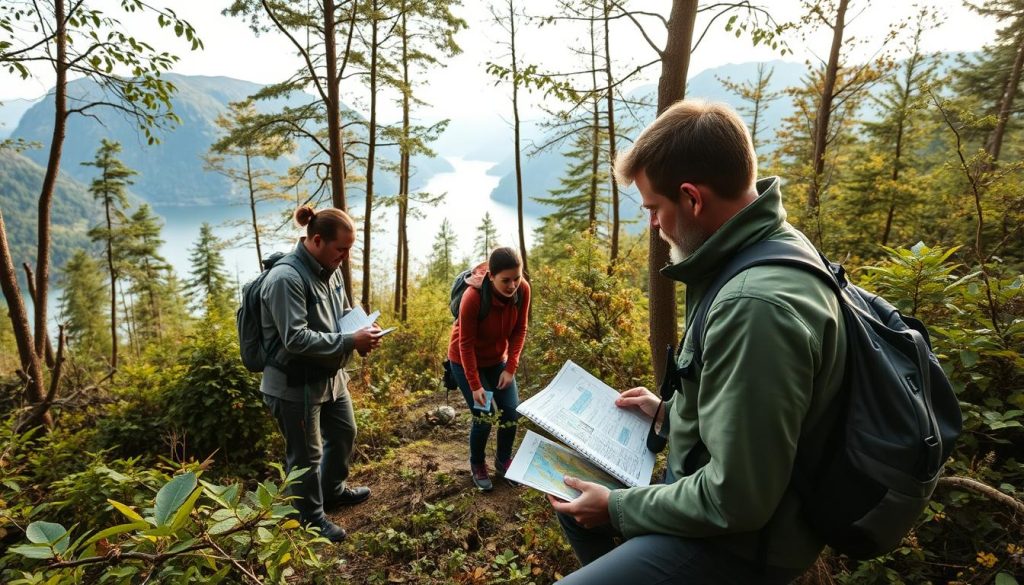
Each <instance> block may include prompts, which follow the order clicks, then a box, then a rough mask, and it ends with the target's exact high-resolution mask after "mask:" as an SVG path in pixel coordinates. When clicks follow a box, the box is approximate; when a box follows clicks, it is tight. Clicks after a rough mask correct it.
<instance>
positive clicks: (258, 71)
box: [0, 0, 996, 119]
mask: <svg viewBox="0 0 1024 585" xmlns="http://www.w3.org/2000/svg"><path fill="white" fill-rule="evenodd" d="M155 3H157V4H159V2H155ZM118 4H119V2H118V1H117V0H96V1H95V2H92V3H91V5H94V6H97V7H100V8H102V9H104V10H106V11H107V13H108V14H115V13H120V10H119V8H118ZM226 4H227V2H226V1H225V0H201V1H200V0H178V1H175V2H170V3H168V5H169V6H171V7H172V8H173V9H174V10H175V11H176V12H177V13H178V14H179V15H180V16H182V17H184V18H185V19H187V20H188V21H190V22H191V23H192V24H193V25H194V26H195V28H196V29H197V31H198V32H199V35H200V37H201V38H202V39H203V42H204V43H205V46H206V47H205V50H204V51H201V52H188V51H185V50H184V49H185V46H184V45H183V44H181V43H177V42H173V40H172V39H173V37H170V36H169V35H168V34H167V33H166V32H160V31H155V29H156V25H155V23H154V22H153V19H152V18H151V17H146V18H138V17H136V16H134V15H131V16H119V18H121V20H122V21H123V22H124V23H125V25H126V26H128V27H129V29H130V30H131V31H132V32H133V33H135V34H136V35H137V36H139V37H140V38H143V39H146V40H148V41H150V42H152V43H153V44H155V45H157V46H158V47H161V48H165V49H167V50H170V51H172V52H175V53H177V54H178V55H180V56H181V61H180V62H179V63H178V65H177V67H176V68H175V71H176V72H178V73H183V74H190V75H211V76H217V75H224V76H229V77H234V78H239V79H245V80H248V81H254V82H258V83H270V82H274V81H279V80H282V79H284V78H286V77H287V76H288V75H289V74H290V73H291V72H292V71H294V70H295V69H296V67H298V66H299V61H298V60H297V57H296V56H295V55H294V51H293V50H292V48H291V46H290V45H289V44H288V43H287V42H286V41H285V40H284V39H283V38H282V37H280V36H279V35H275V34H268V35H263V36H260V37H256V36H255V35H254V34H253V33H252V32H251V31H250V30H249V28H248V27H247V26H246V25H245V23H244V22H243V21H241V20H239V19H234V18H230V17H226V16H222V15H221V14H220V12H221V10H223V8H224V6H225V5H226ZM465 4H466V5H465V6H463V7H461V8H459V9H458V13H459V14H460V15H461V16H462V17H463V18H464V19H465V20H466V21H467V22H468V23H469V28H468V29H467V30H464V31H462V32H461V33H460V34H459V36H458V42H459V44H460V45H461V46H462V48H463V53H462V54H461V55H459V56H457V57H455V58H453V59H450V60H448V61H447V63H448V65H447V67H445V68H440V67H439V68H436V69H434V70H432V71H430V72H429V73H428V74H420V75H421V77H420V81H423V82H425V86H424V87H423V88H422V89H421V90H420V96H421V98H422V99H424V100H425V101H426V102H428V103H429V104H431V105H432V110H428V111H423V112H422V113H421V114H420V117H423V118H442V117H461V118H464V119H465V118H478V117H479V118H485V117H493V116H494V115H496V113H497V114H498V115H503V113H504V112H506V111H507V110H508V107H509V106H508V97H507V91H506V88H504V87H495V84H494V80H493V79H492V78H490V77H488V75H487V73H486V71H485V68H486V63H487V62H488V61H492V60H500V59H502V58H503V57H504V53H505V52H506V51H505V49H504V47H503V46H501V45H500V41H501V40H502V38H503V37H502V32H501V30H500V29H499V28H497V27H496V26H495V25H494V24H493V23H492V22H491V17H490V10H489V8H488V6H489V4H490V2H487V1H476V0H466V2H465ZM522 4H523V5H524V6H525V8H526V10H527V11H528V12H530V13H532V14H540V13H542V11H544V10H549V11H550V10H551V8H550V7H551V6H552V5H553V4H554V3H553V2H551V1H550V0H543V1H537V0H530V1H526V2H522ZM633 4H634V5H638V6H640V5H642V6H643V7H644V9H646V10H658V11H660V12H662V13H665V14H667V11H668V9H669V7H670V4H671V3H670V2H669V1H668V0H658V1H654V0H643V1H642V2H641V1H639V0H637V1H634V3H633ZM761 4H763V5H767V6H770V8H771V11H772V14H773V16H774V17H775V18H776V20H778V21H782V22H785V21H789V20H794V19H796V18H798V17H799V15H800V12H801V7H800V2H799V1H798V0H773V1H772V2H770V3H769V2H762V3H761ZM917 4H918V3H915V2H911V1H909V0H873V1H871V2H868V1H865V0H853V1H852V2H851V5H852V9H851V11H852V12H851V18H849V19H848V21H849V26H848V30H849V33H850V34H849V35H848V36H852V37H856V38H858V39H862V40H865V41H866V42H865V43H864V45H863V47H862V48H861V49H860V53H861V56H862V57H864V56H870V55H871V54H873V53H874V52H875V51H876V50H877V48H878V42H877V38H876V37H877V36H879V35H880V34H881V32H882V31H884V30H885V29H886V27H887V26H889V25H890V24H892V23H894V22H896V21H897V20H898V19H899V18H905V17H906V16H908V15H910V14H912V13H914V12H916V9H915V6H916V5H917ZM928 4H929V5H931V6H937V7H939V8H940V9H941V10H942V11H943V12H944V13H945V15H946V20H945V22H943V23H942V24H940V25H939V26H936V27H935V28H933V29H931V30H930V31H929V32H928V34H927V36H926V38H925V39H924V44H925V47H924V48H925V50H928V51H965V50H975V49H978V48H980V47H981V46H982V45H983V44H985V43H986V42H989V41H990V40H991V39H993V35H994V31H995V29H996V25H995V23H993V22H991V21H988V20H985V19H983V18H981V17H979V16H978V15H976V14H974V13H972V12H970V11H969V10H967V9H966V8H964V7H963V6H962V3H961V2H960V0H945V1H932V2H929V3H928ZM724 21H725V19H724V18H722V19H719V20H718V21H717V22H715V23H714V25H713V26H712V29H711V32H709V33H708V35H707V37H706V38H705V39H704V41H703V42H702V43H701V45H700V46H699V47H698V48H697V49H696V51H695V52H694V54H693V57H692V61H691V65H690V75H691V76H693V75H696V74H697V73H700V72H701V71H703V70H705V69H708V68H712V67H715V66H718V65H722V64H726V63H740V62H747V61H762V60H770V59H775V58H779V54H778V53H777V52H773V51H772V50H770V49H768V48H766V47H752V46H751V43H750V41H749V38H747V37H744V38H741V39H737V38H735V37H734V36H733V35H732V34H731V33H728V32H726V31H724V30H723V25H724ZM648 24H649V27H648V30H649V31H650V33H649V34H650V36H651V38H652V39H653V40H654V41H655V42H656V43H658V44H662V43H663V42H664V33H663V31H659V30H658V29H659V28H660V25H659V24H658V23H657V22H656V21H654V20H649V22H648ZM704 24H706V19H699V20H698V31H700V30H703V27H704ZM521 32H522V35H521V37H520V38H519V40H518V41H517V44H518V45H519V47H520V48H521V50H522V53H523V57H524V60H525V61H526V62H532V63H537V64H538V65H540V66H541V67H543V68H545V69H548V70H563V71H564V70H568V69H572V68H573V67H574V65H575V63H574V60H575V58H574V57H573V56H572V54H571V51H570V49H569V47H573V46H582V43H583V42H582V41H581V40H580V38H579V33H578V31H574V30H572V27H570V26H569V25H566V24H561V25H554V26H543V27H539V26H537V25H536V24H530V23H524V24H522V25H521ZM612 39H613V48H612V51H613V54H615V55H617V57H616V66H617V68H618V69H619V70H620V71H623V70H628V69H629V68H631V67H633V66H635V65H636V64H639V63H646V62H648V61H651V60H653V59H654V57H655V55H654V53H653V51H652V49H651V48H650V46H649V45H648V44H647V43H646V42H645V41H644V40H643V38H642V37H641V36H640V35H639V34H638V33H637V31H636V28H635V26H634V25H633V24H632V23H629V22H627V21H626V20H625V19H623V20H622V21H621V22H619V23H618V24H617V26H616V28H615V29H613V31H612ZM830 41H831V33H830V32H824V31H823V32H821V33H819V34H817V35H814V36H811V37H809V38H808V39H806V40H802V39H801V38H799V36H797V35H791V36H790V37H789V38H788V44H789V47H790V48H791V49H792V50H793V52H794V54H792V55H786V56H784V57H782V58H783V59H786V60H793V61H801V62H802V61H804V60H806V59H811V60H816V59H817V58H818V57H821V58H824V57H825V56H827V53H828V47H829V43H830ZM657 75H658V68H657V66H655V67H652V68H650V69H649V72H648V74H647V76H646V77H645V78H643V79H638V80H637V81H636V83H635V84H640V83H651V82H654V81H656V79H657ZM50 85H52V77H48V76H45V75H43V76H41V78H39V79H31V80H28V81H22V80H20V79H18V78H17V77H15V76H12V75H11V74H9V73H7V72H6V71H4V72H0V100H3V99H10V98H35V97H39V96H40V95H42V94H43V93H45V92H46V91H47V90H48V89H49V87H50ZM343 92H345V93H346V94H347V95H346V97H347V98H348V99H347V101H351V99H352V97H353V96H352V94H351V93H349V92H346V90H345V89H344V88H343ZM390 101H391V100H390V99H388V100H386V102H390ZM384 106H385V108H390V111H388V110H386V111H385V113H384V114H385V117H390V116H389V115H388V114H389V113H390V114H391V115H394V111H395V110H394V107H393V106H389V105H388V103H385V104H384Z"/></svg>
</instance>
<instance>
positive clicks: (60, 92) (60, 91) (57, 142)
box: [34, 0, 68, 359]
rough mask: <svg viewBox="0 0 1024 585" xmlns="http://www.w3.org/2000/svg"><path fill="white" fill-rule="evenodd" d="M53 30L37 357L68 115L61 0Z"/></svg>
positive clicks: (55, 6) (43, 334) (39, 261)
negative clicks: (53, 73)
mask: <svg viewBox="0 0 1024 585" xmlns="http://www.w3.org/2000/svg"><path fill="white" fill-rule="evenodd" d="M53 16H54V26H55V27H56V29H55V31H54V36H53V41H54V43H55V44H56V49H57V62H56V63H55V64H54V65H55V69H56V75H57V80H56V85H54V89H53V92H54V95H53V103H54V114H53V136H52V137H51V140H50V156H49V158H48V159H47V161H46V174H45V175H44V176H43V188H42V191H41V192H40V193H39V224H38V225H39V246H38V250H37V252H38V256H37V260H36V300H35V305H34V307H35V317H36V322H35V338H34V339H35V352H36V356H37V357H38V358H39V359H42V358H43V356H44V355H45V346H46V338H47V336H46V298H47V294H48V293H49V291H50V207H51V206H52V205H51V204H52V203H53V191H54V188H55V187H56V185H57V176H58V174H59V172H60V158H61V153H62V152H63V150H64V134H65V132H66V130H67V122H68V120H67V118H68V107H67V97H68V56H67V42H68V37H67V17H66V16H67V15H66V14H65V6H64V0H57V1H55V2H54V3H53Z"/></svg>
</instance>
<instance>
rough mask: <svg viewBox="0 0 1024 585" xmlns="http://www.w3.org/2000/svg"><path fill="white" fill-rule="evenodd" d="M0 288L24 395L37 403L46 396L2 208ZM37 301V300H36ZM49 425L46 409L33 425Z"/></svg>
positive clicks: (0, 217)
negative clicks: (23, 378)
mask: <svg viewBox="0 0 1024 585" xmlns="http://www.w3.org/2000/svg"><path fill="white" fill-rule="evenodd" d="M0 288H2V289H3V293H4V299H6V300H7V310H8V313H9V315H10V318H11V327H12V329H14V340H15V343H16V345H17V346H18V358H19V360H20V363H21V369H22V370H23V371H24V372H25V374H26V375H27V376H28V384H27V385H26V389H25V394H26V398H28V402H29V403H30V404H40V403H42V402H43V399H44V398H45V397H46V392H45V391H44V389H43V365H42V362H41V360H40V358H39V354H37V353H36V352H35V349H34V348H33V347H32V331H31V329H30V328H29V324H28V312H26V311H25V303H24V302H23V300H22V297H21V290H20V289H19V288H18V276H17V274H16V273H15V271H14V262H13V261H12V260H11V249H10V247H9V246H8V244H7V227H6V226H5V225H4V215H3V210H2V209H0ZM37 304H38V303H37ZM39 423H42V424H45V425H46V426H51V425H53V418H52V417H51V416H50V413H49V412H48V411H44V412H43V413H42V415H41V419H40V420H39V421H38V422H37V423H36V424H39Z"/></svg>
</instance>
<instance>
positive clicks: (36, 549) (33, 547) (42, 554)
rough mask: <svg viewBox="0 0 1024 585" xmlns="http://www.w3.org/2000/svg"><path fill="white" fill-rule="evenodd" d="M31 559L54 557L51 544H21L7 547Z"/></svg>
mask: <svg viewBox="0 0 1024 585" xmlns="http://www.w3.org/2000/svg"><path fill="white" fill-rule="evenodd" d="M7 550H9V551H11V552H12V553H17V554H19V555H21V556H23V557H27V558H30V559H52V558H53V550H51V549H50V547H49V546H46V545H39V544H19V545H18V546H12V547H11V548H9V549H7Z"/></svg>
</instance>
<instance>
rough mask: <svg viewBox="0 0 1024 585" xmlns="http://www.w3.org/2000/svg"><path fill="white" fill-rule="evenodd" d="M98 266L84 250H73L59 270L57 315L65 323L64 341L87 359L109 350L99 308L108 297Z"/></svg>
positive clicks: (108, 340)
mask: <svg viewBox="0 0 1024 585" xmlns="http://www.w3.org/2000/svg"><path fill="white" fill-rule="evenodd" d="M101 275H102V268H101V267H100V264H99V263H98V262H97V261H96V260H95V259H93V258H92V257H91V256H89V254H87V253H86V252H85V251H84V250H77V251H76V252H75V253H74V255H73V256H72V257H71V258H69V259H68V261H67V262H66V263H65V264H64V267H63V269H62V270H61V275H60V278H59V279H58V281H57V282H58V286H59V287H60V289H61V296H60V318H61V321H63V322H64V324H65V325H66V326H67V328H66V329H65V331H66V332H67V336H68V342H69V343H70V347H71V349H73V350H74V351H75V353H76V355H77V356H78V358H79V359H85V360H86V361H91V360H93V359H95V358H97V357H99V356H103V355H107V354H108V353H110V346H111V338H110V330H109V324H110V323H109V321H108V320H107V319H106V316H105V315H104V314H103V312H102V311H97V310H96V308H97V307H100V306H103V303H104V302H105V299H107V298H108V296H109V295H108V289H107V284H106V283H104V282H103V278H102V276H101Z"/></svg>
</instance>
